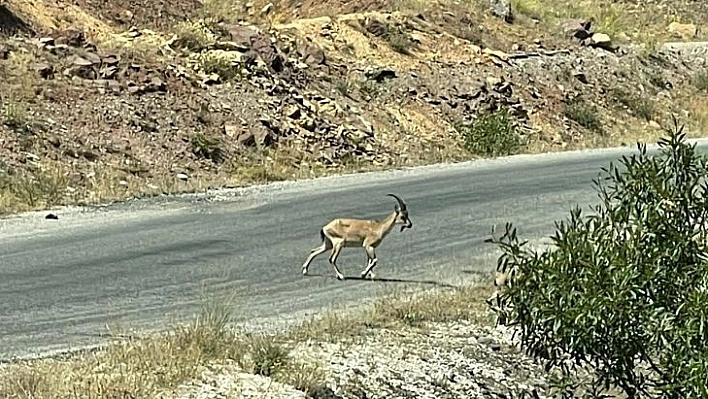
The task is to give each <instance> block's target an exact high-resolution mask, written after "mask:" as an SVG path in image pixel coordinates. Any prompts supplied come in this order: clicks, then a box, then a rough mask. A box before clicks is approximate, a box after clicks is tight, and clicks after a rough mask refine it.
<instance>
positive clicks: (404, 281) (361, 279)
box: [304, 273, 457, 288]
mask: <svg viewBox="0 0 708 399" xmlns="http://www.w3.org/2000/svg"><path fill="white" fill-rule="evenodd" d="M304 277H325V278H330V279H335V280H336V279H337V277H335V276H333V275H331V274H320V273H308V274H307V275H306V276H304ZM347 281H359V282H370V283H402V284H423V285H435V286H438V287H445V288H457V286H454V285H451V284H447V283H442V282H440V281H435V280H407V279H398V278H381V277H376V278H374V279H371V278H368V277H367V278H364V277H361V276H345V278H344V281H343V282H347Z"/></svg>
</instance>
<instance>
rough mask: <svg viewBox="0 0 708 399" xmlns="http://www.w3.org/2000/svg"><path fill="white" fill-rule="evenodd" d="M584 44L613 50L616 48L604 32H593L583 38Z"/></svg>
mask: <svg viewBox="0 0 708 399" xmlns="http://www.w3.org/2000/svg"><path fill="white" fill-rule="evenodd" d="M582 44H583V45H585V46H590V47H596V48H601V49H604V50H610V51H614V50H615V49H616V48H615V47H614V46H613V45H612V39H611V38H610V36H609V35H607V34H605V33H593V35H592V36H591V37H590V38H588V39H585V40H583V42H582Z"/></svg>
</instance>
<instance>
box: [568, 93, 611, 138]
mask: <svg viewBox="0 0 708 399" xmlns="http://www.w3.org/2000/svg"><path fill="white" fill-rule="evenodd" d="M563 114H564V115H565V116H566V118H568V119H571V120H574V121H575V122H577V123H578V124H579V125H580V126H582V127H584V128H586V129H590V130H592V131H594V132H597V133H603V131H604V130H603V128H602V121H601V120H600V115H599V113H598V111H597V107H595V106H594V105H591V104H588V103H586V102H584V101H582V100H579V99H575V100H572V101H570V102H568V103H566V104H565V106H564V110H563Z"/></svg>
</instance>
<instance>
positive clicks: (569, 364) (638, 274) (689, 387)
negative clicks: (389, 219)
mask: <svg viewBox="0 0 708 399" xmlns="http://www.w3.org/2000/svg"><path fill="white" fill-rule="evenodd" d="M674 125H675V127H674V128H672V129H670V130H668V132H669V134H668V136H667V137H665V138H663V139H661V140H660V141H659V154H657V155H656V156H653V155H650V154H649V153H648V152H647V148H646V146H645V145H639V146H638V147H639V152H638V153H637V154H634V155H632V156H629V157H623V158H622V159H621V161H620V165H621V166H620V167H618V166H616V165H614V164H610V165H609V167H608V168H603V169H602V171H603V175H604V176H603V177H602V178H601V179H598V180H596V181H595V182H594V183H595V187H596V189H597V192H598V196H599V198H600V203H599V205H596V206H593V207H591V209H592V210H593V212H592V214H590V215H583V214H582V211H581V209H580V208H579V207H577V206H576V207H574V208H573V209H572V211H571V212H570V216H569V218H568V219H566V220H565V221H563V222H557V223H556V232H555V234H554V235H553V236H552V237H551V238H552V245H551V247H550V248H548V249H545V250H543V251H533V250H531V249H529V248H527V247H525V245H526V244H527V242H526V241H520V240H519V238H518V237H517V235H516V228H515V227H513V225H512V224H510V223H509V224H507V225H506V232H505V233H504V234H503V235H502V236H501V237H496V236H494V234H493V238H491V239H490V240H488V242H492V243H495V244H497V245H498V246H499V248H500V249H501V250H502V255H501V256H500V257H499V259H498V270H499V271H502V272H505V273H508V275H509V276H510V283H509V285H508V286H507V289H505V290H503V291H502V293H501V295H500V296H501V300H502V303H503V304H505V305H504V306H505V308H506V309H508V310H509V315H510V316H511V317H510V320H511V323H510V324H514V325H516V326H518V327H519V329H520V334H521V340H522V346H523V347H524V348H525V349H526V351H527V352H528V353H529V354H531V355H533V356H535V357H537V358H540V359H544V360H545V362H547V366H548V368H549V369H554V370H556V371H558V372H559V376H560V377H561V378H559V379H558V381H557V383H556V387H557V388H563V389H564V390H565V392H566V394H565V395H563V397H571V396H569V395H570V394H569V392H578V390H583V391H585V392H586V393H590V396H591V397H601V396H597V395H599V393H600V392H608V390H610V389H615V390H617V389H619V390H621V391H623V392H624V393H625V394H626V395H627V397H629V398H700V397H702V398H705V397H708V306H706V304H708V248H707V245H706V240H708V232H707V230H706V223H708V183H706V182H705V181H704V176H706V175H708V161H707V160H706V157H705V156H704V155H702V154H700V153H699V152H698V151H697V150H696V147H695V145H691V144H688V143H686V142H685V134H684V133H683V127H681V128H679V127H678V126H677V123H676V122H675V121H674ZM582 370H585V371H589V373H582V374H581V373H579V371H582ZM582 375H585V377H584V378H581V377H580V376H582Z"/></svg>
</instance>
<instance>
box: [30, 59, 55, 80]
mask: <svg viewBox="0 0 708 399" xmlns="http://www.w3.org/2000/svg"><path fill="white" fill-rule="evenodd" d="M33 69H34V70H35V71H36V72H37V73H38V74H39V76H41V77H42V79H52V78H53V77H54V67H53V66H51V65H49V64H46V63H37V64H34V66H33Z"/></svg>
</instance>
